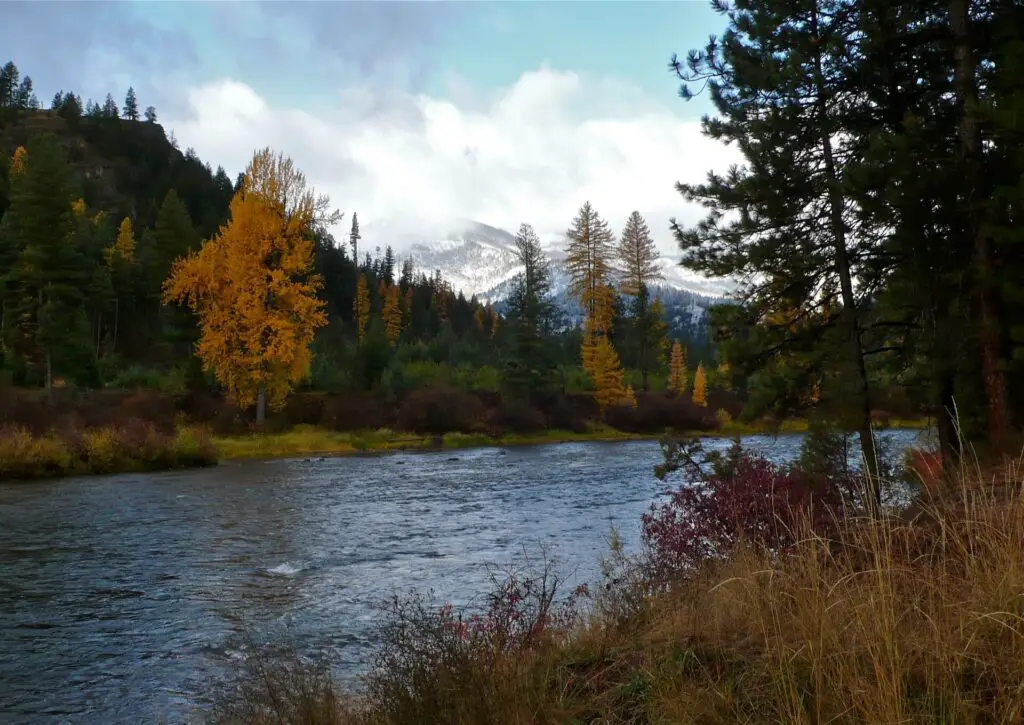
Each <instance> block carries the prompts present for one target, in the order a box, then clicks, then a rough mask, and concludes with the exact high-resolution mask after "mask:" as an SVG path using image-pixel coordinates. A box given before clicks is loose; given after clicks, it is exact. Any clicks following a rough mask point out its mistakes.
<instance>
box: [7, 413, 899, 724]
mask: <svg viewBox="0 0 1024 725" xmlns="http://www.w3.org/2000/svg"><path fill="white" fill-rule="evenodd" d="M889 435H891V436H894V437H895V438H896V441H898V443H899V444H903V445H905V444H908V443H910V442H911V441H912V439H913V437H914V435H915V434H914V433H912V432H893V433H890V434H889ZM745 444H746V445H747V446H749V447H754V448H758V449H760V450H762V451H763V452H765V453H766V454H767V455H768V456H769V457H770V458H772V459H774V460H777V461H785V460H790V459H792V458H793V457H794V456H795V455H796V452H797V450H798V448H799V444H800V437H799V436H783V437H779V438H774V439H773V438H769V437H759V436H755V437H751V438H748V439H746V440H745ZM726 445H728V442H727V441H709V442H708V447H711V448H714V447H724V446H726ZM659 455H660V454H659V449H658V446H657V444H656V443H653V442H630V443H567V444H559V445H547V446H534V447H522V448H508V449H499V448H483V449H475V450H466V451H458V452H443V453H424V454H394V455H388V456H382V457H360V458H334V459H331V458H328V459H323V460H309V461H300V460H289V461H269V462H245V463H226V464H222V465H221V466H219V467H217V468H212V469H203V470H196V471H184V472H170V473H162V474H148V475H122V476H109V477H95V478H80V479H66V480H62V481H55V482H47V483H33V484H0V723H4V724H7V723H33V724H34V723H53V722H61V723H64V722H67V723H122V722H123V723H140V722H156V721H159V720H162V721H163V722H165V723H168V724H171V723H181V722H198V721H199V719H198V717H199V716H198V714H197V713H199V712H200V711H201V709H202V706H203V696H204V694H205V693H208V691H209V682H210V681H211V678H213V677H216V676H218V675H219V674H222V673H223V672H224V671H225V670H226V669H227V668H228V667H231V666H232V660H233V658H234V657H237V650H236V649H235V648H236V647H237V646H238V645H237V644H235V643H236V642H237V641H238V635H239V632H242V631H244V632H249V633H252V634H253V635H254V636H257V637H259V636H262V635H264V634H266V633H268V632H273V633H274V635H273V636H275V637H277V636H282V635H283V636H284V637H286V638H287V639H288V641H289V642H290V643H291V644H293V645H295V646H296V647H297V648H298V649H300V650H301V651H305V652H318V653H326V654H327V655H329V656H330V658H331V659H332V661H333V662H334V663H335V665H336V668H337V669H338V671H339V672H341V673H343V674H344V673H346V672H349V673H351V672H358V671H359V669H360V668H361V667H362V666H364V665H365V663H366V661H367V658H368V655H369V654H370V651H371V649H372V647H373V644H374V643H373V636H374V622H375V620H376V619H377V617H378V616H379V614H378V612H379V608H378V607H379V604H380V602H381V601H383V600H384V599H386V598H387V597H389V596H390V595H392V594H394V593H404V592H409V591H410V590H413V589H415V590H419V591H427V590H429V589H433V590H434V591H435V592H436V593H437V594H438V596H439V597H441V598H442V599H446V600H449V601H452V602H454V603H456V604H466V603H469V602H470V601H471V600H472V599H473V597H475V596H477V595H479V594H480V593H481V592H482V591H483V590H484V589H485V588H486V584H487V580H488V572H489V567H491V566H499V567H500V566H504V565H507V564H508V563H510V562H511V561H514V560H516V559H517V558H521V557H522V555H523V554H524V553H526V554H529V555H533V556H536V555H537V554H538V552H539V551H540V549H541V548H542V547H543V548H546V549H548V550H549V552H550V555H551V556H553V557H554V559H555V560H556V562H557V564H558V567H559V570H560V571H561V572H563V573H564V574H566V575H568V577H569V579H570V583H569V584H570V586H571V585H572V584H574V583H579V582H585V581H590V582H597V581H598V580H599V574H598V559H599V557H600V556H601V554H602V553H605V552H607V546H608V536H609V533H610V531H611V528H612V526H614V527H615V528H616V529H617V530H618V531H619V533H620V536H621V538H622V539H623V541H624V543H625V544H626V546H627V548H628V547H633V546H635V545H636V543H637V540H638V536H639V519H640V516H641V514H642V513H643V512H644V511H645V510H647V509H648V507H649V506H650V504H651V502H652V501H653V500H655V499H656V498H657V497H658V496H659V494H660V493H661V492H662V491H663V489H664V487H665V486H664V484H662V483H661V482H659V481H658V480H657V479H656V478H655V477H654V475H653V473H652V467H653V466H654V464H655V463H657V462H658V460H659ZM267 636H270V635H267Z"/></svg>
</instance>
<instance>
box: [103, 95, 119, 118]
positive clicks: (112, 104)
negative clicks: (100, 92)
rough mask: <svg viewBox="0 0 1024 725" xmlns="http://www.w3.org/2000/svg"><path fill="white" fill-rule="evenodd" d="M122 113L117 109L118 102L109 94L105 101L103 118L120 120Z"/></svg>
mask: <svg viewBox="0 0 1024 725" xmlns="http://www.w3.org/2000/svg"><path fill="white" fill-rule="evenodd" d="M120 115H121V114H120V112H119V111H118V109H117V101H115V100H114V96H113V95H111V94H110V93H108V94H107V98H106V100H105V101H103V117H104V118H119V117H120Z"/></svg>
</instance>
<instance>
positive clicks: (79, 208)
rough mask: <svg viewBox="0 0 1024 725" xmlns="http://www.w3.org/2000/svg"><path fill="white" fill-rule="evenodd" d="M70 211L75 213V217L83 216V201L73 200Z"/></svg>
mask: <svg viewBox="0 0 1024 725" xmlns="http://www.w3.org/2000/svg"><path fill="white" fill-rule="evenodd" d="M71 211H73V212H74V213H75V216H82V215H83V214H85V199H81V198H79V199H75V201H74V203H72V204H71Z"/></svg>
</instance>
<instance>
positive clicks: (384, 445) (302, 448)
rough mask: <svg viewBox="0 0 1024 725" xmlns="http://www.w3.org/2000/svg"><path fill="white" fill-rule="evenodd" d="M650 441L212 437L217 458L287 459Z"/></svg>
mask: <svg viewBox="0 0 1024 725" xmlns="http://www.w3.org/2000/svg"><path fill="white" fill-rule="evenodd" d="M652 437H653V436H643V435H638V434H633V433H623V432H622V431H617V430H615V429H614V428H609V427H607V426H598V425H595V426H592V427H591V428H590V429H589V430H587V431H586V432H582V433H574V432H573V431H563V430H548V431H544V432H543V433H530V434H513V433H509V434H504V435H500V436H489V435H486V434H483V433H447V434H445V435H443V436H427V435H415V434H410V433H403V432H401V431H392V430H389V429H381V430H375V431H358V432H351V433H349V432H338V431H330V430H324V429H321V428H315V427H313V426H296V427H295V428H293V429H292V430H290V431H287V432H284V433H264V434H259V433H253V434H250V435H245V436H227V437H220V438H214V439H213V442H214V445H215V446H216V448H217V451H218V452H219V454H220V456H221V457H222V458H226V459H233V458H289V457H294V456H309V455H322V456H345V455H355V454H362V453H388V452H392V451H428V450H455V449H460V448H481V447H485V446H516V445H538V444H542V443H569V442H573V441H627V440H644V439H649V438H652Z"/></svg>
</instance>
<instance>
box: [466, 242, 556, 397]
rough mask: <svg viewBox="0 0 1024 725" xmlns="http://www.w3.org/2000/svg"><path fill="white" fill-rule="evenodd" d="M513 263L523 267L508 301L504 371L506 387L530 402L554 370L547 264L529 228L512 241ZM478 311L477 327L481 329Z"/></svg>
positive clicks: (546, 384)
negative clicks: (508, 352) (507, 354)
mask: <svg viewBox="0 0 1024 725" xmlns="http://www.w3.org/2000/svg"><path fill="white" fill-rule="evenodd" d="M515 254H516V261H517V262H518V264H519V265H521V266H522V267H523V271H522V272H520V273H519V274H518V275H517V276H516V277H515V279H514V280H513V283H512V291H511V294H510V295H509V298H508V312H507V315H508V330H509V335H510V342H511V348H512V349H511V355H510V357H509V361H508V364H507V366H506V370H505V382H506V385H507V386H508V387H509V388H510V389H512V390H513V391H515V392H516V393H519V394H522V395H523V396H524V397H525V398H526V399H527V400H530V401H533V400H535V399H536V398H537V396H538V395H540V394H541V393H543V392H544V391H545V390H547V389H548V388H549V387H550V383H551V379H552V376H553V372H554V369H555V362H554V360H553V358H552V355H551V342H550V340H549V335H550V332H551V326H552V316H553V313H554V308H553V305H552V303H551V301H550V293H551V270H550V263H549V262H548V260H547V258H546V257H545V256H544V251H543V250H542V249H541V244H540V239H539V238H538V237H537V234H536V232H535V231H534V230H533V227H532V226H530V225H529V224H522V225H520V227H519V231H518V233H517V234H516V238H515ZM483 319H484V315H483V311H482V309H481V310H480V321H479V324H480V327H481V329H482V327H483Z"/></svg>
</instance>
